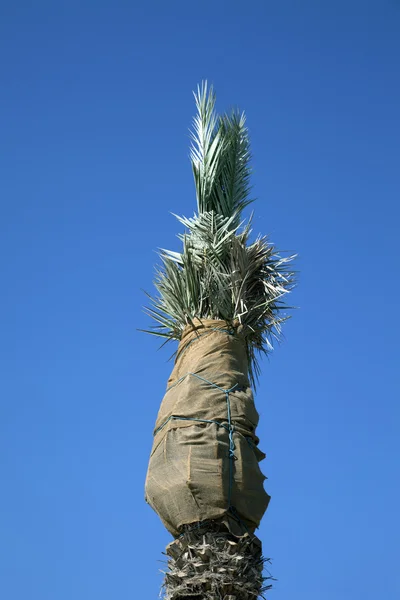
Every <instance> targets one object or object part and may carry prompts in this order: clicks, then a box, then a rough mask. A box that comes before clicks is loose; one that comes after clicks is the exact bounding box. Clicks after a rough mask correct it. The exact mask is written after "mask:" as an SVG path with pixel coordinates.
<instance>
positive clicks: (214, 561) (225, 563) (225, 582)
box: [163, 522, 272, 600]
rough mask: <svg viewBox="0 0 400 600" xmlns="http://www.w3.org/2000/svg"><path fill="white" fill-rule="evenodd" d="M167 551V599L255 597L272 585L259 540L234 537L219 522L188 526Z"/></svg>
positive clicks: (250, 599)
mask: <svg viewBox="0 0 400 600" xmlns="http://www.w3.org/2000/svg"><path fill="white" fill-rule="evenodd" d="M165 554H166V556H167V557H168V571H167V572H166V573H165V581H164V585H163V587H164V591H165V600H216V599H220V600H256V599H257V598H258V597H262V598H264V596H263V593H264V592H266V591H267V590H269V589H270V588H271V587H272V585H269V584H266V581H267V580H271V579H272V577H271V576H270V575H268V576H264V575H263V567H264V563H265V562H268V559H264V558H262V555H261V542H260V540H259V539H258V538H257V537H255V536H254V535H249V534H248V533H246V534H245V535H244V536H243V537H240V538H238V537H235V536H233V535H232V534H231V533H229V532H228V531H227V530H226V528H225V527H223V526H221V525H220V524H218V523H216V522H210V523H206V524H200V523H199V524H197V525H196V526H195V527H193V526H190V527H188V528H186V530H185V531H183V533H182V534H181V535H180V537H179V538H177V539H176V540H175V541H173V542H172V543H171V544H169V545H168V546H167V549H166V553H165Z"/></svg>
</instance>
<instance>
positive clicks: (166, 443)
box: [146, 320, 269, 536]
mask: <svg viewBox="0 0 400 600" xmlns="http://www.w3.org/2000/svg"><path fill="white" fill-rule="evenodd" d="M228 330H229V327H228V325H227V324H226V323H225V322H224V321H211V320H205V321H202V322H200V321H198V322H196V323H195V327H192V326H190V327H187V328H186V330H185V331H184V334H183V336H182V339H181V342H180V344H179V348H178V353H177V359H176V361H175V366H174V369H173V371H172V374H171V377H170V379H169V381H168V388H167V392H166V394H165V396H164V399H163V401H162V403H161V407H160V410H159V413H158V417H157V421H156V426H155V431H154V443H153V448H152V452H151V456H150V462H149V468H148V472H147V478H146V500H147V502H148V503H149V504H150V505H151V506H152V508H153V509H154V510H155V511H156V512H157V513H158V515H159V516H160V518H161V520H162V521H163V523H164V525H165V527H166V528H167V529H168V530H169V531H170V532H171V533H172V534H173V535H174V536H177V535H179V533H180V531H181V528H182V526H183V525H187V524H190V523H197V522H200V521H206V520H217V521H221V522H223V523H225V525H226V526H227V527H228V528H229V530H230V531H231V532H232V533H233V534H235V535H238V536H239V535H243V534H244V533H245V531H246V529H247V530H248V531H250V532H253V531H254V529H255V528H256V527H257V526H258V525H259V523H260V520H261V518H262V516H263V514H264V512H265V510H266V508H267V506H268V502H269V496H268V494H267V493H266V492H265V490H264V486H263V482H264V479H265V477H264V476H263V474H262V473H261V470H260V467H259V465H258V463H259V461H260V460H262V459H263V458H264V457H265V455H264V454H263V453H262V452H261V451H260V450H259V449H258V447H257V444H258V438H257V437H256V433H255V430H256V427H257V424H258V420H259V416H258V413H257V410H256V408H255V405H254V399H253V394H252V391H251V388H250V385H249V380H248V374H247V373H248V367H247V356H246V351H245V344H244V340H243V338H242V337H241V335H240V334H238V333H237V330H236V331H235V332H231V333H229V332H228ZM199 377H200V378H202V379H200V378H199ZM204 380H206V381H204ZM208 382H209V383H208ZM212 384H213V385H212ZM215 386H218V387H215ZM235 386H236V387H235ZM234 387H235V389H234V390H233V391H231V392H230V393H229V397H228V399H229V405H230V413H231V425H232V426H233V427H234V431H233V435H232V439H233V442H234V459H232V458H230V449H232V445H230V439H229V431H228V430H227V429H228V425H229V419H228V405H227V394H226V393H224V390H230V389H232V388H234ZM218 388H219V389H218ZM173 417H174V418H173ZM175 417H178V418H175ZM196 419H200V420H204V421H214V422H212V423H204V422H200V421H196ZM215 421H216V422H217V423H219V424H221V425H218V424H217V423H215ZM223 425H225V427H224V426H223Z"/></svg>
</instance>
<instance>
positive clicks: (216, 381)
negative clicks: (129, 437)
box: [146, 82, 294, 600]
mask: <svg viewBox="0 0 400 600" xmlns="http://www.w3.org/2000/svg"><path fill="white" fill-rule="evenodd" d="M195 100H196V106H197V114H196V116H195V118H194V126H193V130H192V145H191V151H190V158H191V163H192V169H193V174H194V181H195V186H196V196H197V212H196V213H195V215H194V216H193V217H191V218H185V217H177V218H178V221H179V222H180V223H181V224H182V225H183V227H184V229H185V233H183V234H182V235H180V236H179V238H180V240H181V242H182V250H181V252H172V251H170V250H162V251H161V252H160V255H161V261H162V266H161V267H160V268H159V269H158V270H157V273H156V279H155V287H156V290H157V293H156V295H155V296H154V297H150V298H151V305H150V307H149V308H147V312H148V313H149V314H150V315H151V316H152V317H153V318H154V319H155V325H154V327H153V329H152V330H151V331H150V333H153V334H155V335H158V336H161V337H163V338H165V341H169V340H178V342H179V346H178V350H177V353H176V358H175V366H174V369H173V371H172V374H171V377H170V379H169V381H168V387H167V392H166V394H165V396H164V399H163V401H162V403H161V407H160V411H159V414H158V418H157V422H156V426H155V431H154V443H153V448H152V453H151V457H150V462H149V468H148V474H147V479H146V500H147V502H149V504H150V505H151V506H152V507H153V508H154V509H155V510H156V512H157V513H158V515H159V516H160V518H161V519H162V521H163V523H164V525H165V526H166V527H167V529H168V530H169V531H170V532H171V533H172V535H173V536H174V541H172V542H171V544H169V546H168V547H167V550H166V555H167V562H168V569H167V572H166V573H165V581H164V591H165V598H166V599H167V600H178V599H179V600H183V599H185V598H186V599H189V598H190V599H191V600H196V599H197V600H203V599H207V600H208V599H209V600H211V599H213V600H214V599H215V598H220V599H225V600H250V599H252V600H254V599H255V598H257V597H258V596H260V595H261V596H262V595H263V593H264V592H265V591H266V590H267V589H269V588H270V587H271V586H270V582H269V581H268V580H269V579H270V576H268V575H265V574H264V572H263V565H264V562H265V559H263V557H262V553H261V542H260V541H259V540H258V538H257V537H256V536H255V535H254V531H255V529H256V528H257V527H258V525H259V523H260V521H261V518H262V516H263V514H264V512H265V510H266V508H267V506H268V502H269V496H268V494H267V493H266V492H265V490H264V487H263V481H264V479H265V477H264V476H263V474H262V473H261V470H260V468H259V462H260V460H262V459H263V458H264V456H265V455H264V454H263V453H262V452H261V451H260V450H259V448H258V442H259V440H258V438H257V435H256V427H257V424H258V413H257V410H256V407H255V404H254V399H253V393H252V388H254V387H255V385H256V382H257V378H258V375H259V372H260V370H259V362H258V358H259V355H260V353H261V354H262V353H264V354H266V353H268V352H269V351H270V350H271V349H272V347H273V342H274V340H279V339H280V336H281V324H282V322H283V321H285V320H286V318H287V316H285V310H286V309H287V308H288V307H287V306H286V304H285V302H284V297H285V296H286V294H287V293H288V292H289V291H290V290H291V288H292V287H293V285H294V274H293V271H291V270H290V262H291V260H292V259H293V256H288V257H286V258H282V257H281V256H280V255H279V254H278V253H277V251H276V249H275V247H274V246H273V245H272V244H271V243H270V242H269V241H268V239H267V238H266V237H260V236H259V237H256V238H252V232H251V219H250V220H247V221H246V220H244V219H243V216H242V212H243V209H244V208H245V207H246V206H248V205H249V204H250V202H251V200H250V158H251V156H250V149H249V136H248V131H247V128H246V122H245V116H244V114H241V113H238V112H236V111H233V112H232V113H230V114H224V115H222V116H219V115H217V114H216V112H215V94H214V91H213V88H212V87H208V86H207V83H206V82H205V83H203V84H202V85H201V86H200V87H199V88H198V89H197V93H195Z"/></svg>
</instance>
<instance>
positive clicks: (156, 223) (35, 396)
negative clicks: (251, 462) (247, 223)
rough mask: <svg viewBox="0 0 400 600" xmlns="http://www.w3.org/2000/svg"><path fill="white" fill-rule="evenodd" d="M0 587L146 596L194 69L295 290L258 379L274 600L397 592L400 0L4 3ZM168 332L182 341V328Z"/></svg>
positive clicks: (151, 580)
mask: <svg viewBox="0 0 400 600" xmlns="http://www.w3.org/2000/svg"><path fill="white" fill-rule="evenodd" d="M0 51H1V66H0V77H1V79H0V81H1V94H0V120H1V139H0V147H1V161H0V169H1V177H0V194H1V196H0V202H1V219H0V229H1V235H0V264H1V273H0V276H1V286H2V292H1V297H0V320H1V324H0V327H1V337H0V360H1V371H2V374H1V378H0V409H1V422H0V433H1V437H0V445H1V455H0V461H1V473H0V475H1V494H0V531H1V534H0V595H1V597H2V598H4V599H5V600H25V599H27V598H28V599H29V600H72V599H73V600H87V599H88V598H90V599H91V598H93V599H94V598H95V599H96V600H111V599H115V598H119V599H121V600H122V599H123V600H125V599H126V600H128V599H132V598H141V599H143V600H151V599H154V598H156V597H157V594H158V589H159V585H160V583H161V575H159V574H158V569H159V568H160V567H161V568H162V564H161V563H159V562H158V561H159V560H160V559H161V558H162V556H161V552H162V550H163V548H164V546H165V545H166V543H168V542H169V540H170V537H169V535H168V534H167V532H166V531H165V530H164V529H163V526H162V524H161V522H159V520H158V517H157V516H156V515H155V514H153V512H152V510H151V509H150V508H149V507H148V506H146V505H145V503H144V500H143V495H144V494H143V484H144V478H145V472H146V467H147V460H148V454H149V450H150V447H151V442H152V429H153V424H154V420H155V417H156V413H157V410H158V405H159V402H160V400H161V398H162V396H163V392H164V389H165V384H166V380H167V377H168V374H169V371H170V369H171V363H168V362H167V359H168V357H169V355H170V350H165V351H164V350H163V351H159V352H157V348H158V342H157V340H156V339H154V338H150V337H146V336H145V335H144V334H141V333H138V332H137V331H136V328H140V327H146V326H148V325H149V321H148V320H147V318H146V317H145V316H144V315H143V313H142V305H143V304H144V303H145V299H144V296H143V294H142V293H141V288H145V289H147V290H151V289H152V283H151V281H152V276H153V266H154V264H155V262H156V254H155V250H156V248H157V247H170V248H177V247H178V241H177V240H176V238H175V234H176V233H178V232H179V226H178V224H177V223H176V222H175V220H174V218H173V217H172V216H171V215H170V212H172V211H173V212H175V213H178V214H186V215H189V216H190V215H191V214H192V212H193V210H194V208H195V196H194V188H193V184H192V176H191V171H190V166H189V162H188V158H187V155H188V143H189V141H188V127H189V126H190V122H191V117H192V115H193V113H194V103H193V98H192V95H191V92H192V89H194V87H195V86H196V84H197V83H198V82H199V81H200V80H201V79H202V78H208V79H209V80H210V81H212V82H213V83H214V84H215V87H216V90H217V94H218V107H219V108H220V109H221V110H225V109H227V108H228V107H229V106H231V105H238V106H240V107H241V108H244V109H245V110H246V112H247V115H248V123H249V127H250V130H251V137H252V143H253V153H254V193H255V195H256V196H257V198H258V201H257V203H256V204H255V205H254V208H255V210H256V218H255V228H256V230H259V231H262V232H264V233H267V232H268V233H270V234H271V239H272V240H273V241H274V242H275V243H276V244H277V245H278V246H279V247H280V248H282V249H284V250H289V251H295V252H298V253H299V255H300V256H299V260H298V268H299V270H300V271H301V276H300V285H299V287H298V290H297V291H296V292H295V293H294V294H293V297H292V302H293V303H294V304H296V305H299V306H300V307H301V310H299V311H297V312H296V314H295V315H294V318H293V319H292V320H291V321H290V323H288V325H287V327H286V330H285V332H286V341H285V343H284V344H283V345H282V346H281V347H279V348H277V349H276V351H275V352H274V354H273V356H272V357H271V359H270V360H269V361H264V363H263V376H262V378H261V382H260V386H259V390H258V393H257V398H256V400H257V403H258V407H259V411H260V413H261V419H262V421H261V426H260V428H259V435H260V437H261V440H262V443H261V446H262V448H263V449H264V450H265V451H266V453H267V460H266V461H265V462H264V463H263V470H264V472H265V473H266V474H267V475H268V477H269V479H268V481H267V482H266V487H267V489H268V491H269V493H270V494H271V495H272V501H271V504H270V508H269V510H268V513H267V515H266V517H265V519H264V521H263V523H262V526H261V528H260V531H259V535H260V537H261V538H262V539H263V542H264V549H265V553H266V554H267V555H269V556H272V557H273V559H274V561H273V567H272V571H273V574H274V575H275V576H276V577H277V578H278V579H279V581H278V582H277V584H276V589H275V591H274V592H273V593H271V594H270V597H271V599H275V600H289V599H292V598H296V600H320V599H321V598H323V599H324V600H336V599H337V598H339V597H340V598H341V599H342V600H358V599H360V600H361V599H362V600H372V599H374V600H375V599H376V598H384V599H385V600H395V599H397V598H399V597H400V574H399V573H400V571H399V566H398V561H399V540H400V525H399V483H398V480H399V425H400V423H399V421H400V419H399V417H400V414H399V379H398V373H397V372H396V371H397V368H398V359H399V351H398V341H399V327H398V304H399V291H400V287H399V278H398V272H399V270H398V263H399V244H398V236H399V216H400V215H399V208H398V203H399V192H400V177H399V154H400V152H399V149H400V145H399V139H400V119H399V106H400V82H399V64H400V2H399V1H398V0H370V1H368V0H367V1H366V0H334V1H333V0H332V1H330V2H328V1H323V0H320V1H311V0H304V1H297V0H281V1H280V2H277V1H275V2H272V1H270V0H258V1H256V0H247V1H246V2H238V1H236V0H230V1H229V2H221V1H218V0H214V1H207V0H205V1H203V2H201V3H194V2H190V1H188V0H185V1H178V2H174V1H172V2H161V1H157V2H154V1H153V2H152V1H149V2H148V3H147V4H145V3H144V2H140V3H138V2H134V1H128V0H126V1H121V0H115V1H114V2H111V1H104V0H96V1H94V0H92V1H89V0H80V1H79V2H77V1H76V0H71V1H69V2H57V1H54V0H53V1H50V0H49V1H47V2H46V1H44V0H38V1H37V2H27V1H24V0H21V1H20V2H7V1H5V0H3V2H1V3H0ZM171 350H172V349H171Z"/></svg>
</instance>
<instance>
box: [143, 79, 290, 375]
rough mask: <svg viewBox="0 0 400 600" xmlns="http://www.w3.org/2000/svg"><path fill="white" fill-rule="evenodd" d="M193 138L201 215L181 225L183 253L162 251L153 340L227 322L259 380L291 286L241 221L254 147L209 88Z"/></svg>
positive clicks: (271, 253)
mask: <svg viewBox="0 0 400 600" xmlns="http://www.w3.org/2000/svg"><path fill="white" fill-rule="evenodd" d="M195 100H196V106H197V114H196V116H195V118H194V122H193V129H192V132H191V138H192V144H191V149H190V159H191V163H192V169H193V175H194V181H195V187H196V197H197V213H196V214H195V215H194V216H193V217H192V218H185V217H177V219H178V221H179V222H180V223H181V224H182V225H183V226H184V228H185V233H183V234H182V235H179V236H178V237H179V238H180V239H181V241H182V245H183V247H182V251H181V252H172V251H170V250H161V251H160V256H161V261H162V265H161V267H159V268H158V269H157V272H156V277H155V287H156V289H157V292H158V293H157V294H156V296H154V297H150V298H151V306H150V307H148V308H147V309H146V310H147V312H148V314H150V315H151V316H152V317H153V318H154V319H155V321H156V325H155V326H154V328H153V329H152V330H151V331H150V332H149V333H153V334H155V335H158V336H161V337H164V338H167V340H173V339H175V340H180V339H181V335H182V332H183V330H184V328H185V327H186V326H187V325H190V324H193V322H194V320H195V319H200V320H201V319H214V320H215V319H216V320H223V321H226V322H228V323H229V324H230V325H231V327H232V328H233V329H235V330H237V329H240V331H241V332H242V333H243V336H244V339H245V343H246V349H247V356H248V363H249V375H250V378H251V381H252V383H253V384H255V380H256V379H257V376H258V374H259V367H258V361H257V354H258V353H260V352H263V353H267V352H268V351H269V350H271V349H272V342H273V340H274V339H275V340H278V339H279V338H280V335H281V324H282V322H283V321H285V320H286V319H287V318H288V317H287V316H286V315H285V310H286V309H287V308H288V307H287V305H286V304H285V302H284V296H285V295H286V294H287V293H288V292H289V291H290V290H291V289H292V287H293V285H294V273H293V271H292V270H290V264H289V263H290V262H291V261H292V259H293V258H294V256H288V257H281V256H280V255H279V254H278V253H277V251H276V249H275V247H274V246H273V245H272V244H271V243H270V242H269V241H268V238H267V237H265V236H263V237H261V236H259V237H257V238H256V239H254V240H251V219H249V220H247V221H245V220H243V218H242V211H243V209H244V208H245V207H246V206H248V205H249V204H250V203H251V202H252V200H251V199H250V198H249V194H250V173H251V170H250V159H251V155H250V144H249V135H248V130H247V127H246V119H245V115H244V113H238V112H237V111H233V112H232V113H231V114H229V115H228V114H224V115H222V116H221V115H218V114H217V113H216V111H215V100H216V98H215V94H214V91H213V88H212V86H211V87H208V85H207V83H206V82H203V84H202V85H201V86H200V87H199V88H198V89H197V93H195Z"/></svg>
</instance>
